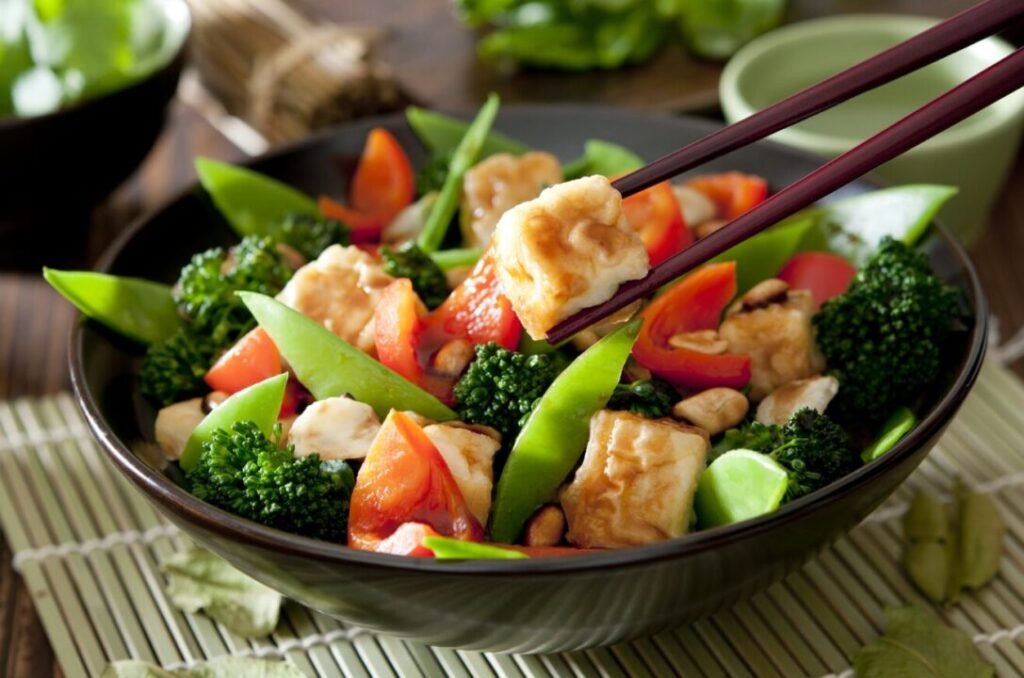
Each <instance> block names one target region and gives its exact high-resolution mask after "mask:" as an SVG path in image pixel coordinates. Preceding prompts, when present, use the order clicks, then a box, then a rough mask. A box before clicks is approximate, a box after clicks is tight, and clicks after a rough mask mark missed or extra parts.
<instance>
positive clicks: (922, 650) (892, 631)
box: [853, 606, 995, 678]
mask: <svg viewBox="0 0 1024 678" xmlns="http://www.w3.org/2000/svg"><path fill="white" fill-rule="evenodd" d="M886 618H887V623H886V630H885V635H883V636H882V637H881V638H879V639H878V640H876V641H875V642H874V643H871V644H870V645H867V646H865V647H864V648H862V649H861V650H859V651H858V652H857V654H856V655H854V657H853V670H854V672H855V673H856V675H857V677H858V678H893V677H894V676H908V677H909V676H914V677H918V676H920V677H922V678H924V677H925V676H934V677H935V678H988V677H990V676H994V675H995V670H994V669H993V668H992V666H991V665H989V664H986V663H985V662H984V661H982V659H981V657H980V656H979V655H978V650H977V648H975V647H974V643H973V642H972V640H971V638H970V636H968V635H967V634H966V633H964V632H963V631H960V630H959V629H954V628H950V627H948V626H946V625H944V624H943V623H942V622H940V621H939V620H938V619H937V618H936V617H935V616H934V615H932V614H931V613H929V612H926V611H924V610H922V609H920V608H918V607H913V606H908V607H896V608H889V609H887V610H886Z"/></svg>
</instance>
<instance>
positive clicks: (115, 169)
mask: <svg viewBox="0 0 1024 678" xmlns="http://www.w3.org/2000/svg"><path fill="white" fill-rule="evenodd" d="M154 6H155V7H157V8H159V12H158V14H157V16H158V17H159V20H161V21H162V22H163V24H164V30H163V41H164V43H163V46H162V47H161V49H160V54H161V55H163V61H162V62H161V63H159V64H158V65H156V66H155V67H154V68H153V70H151V71H149V72H148V73H147V74H145V75H143V76H142V77H141V78H139V79H137V80H134V81H132V82H130V83H129V84H127V85H126V86H124V87H121V88H119V89H115V90H113V91H109V92H106V93H103V94H100V95H98V96H96V97H94V98H86V99H84V100H82V101H80V102H77V103H74V104H72V105H70V106H68V107H66V108H61V109H60V110H57V111H55V112H53V113H47V114H44V115H38V116H31V117H16V116H7V117H0V186H2V189H0V194H2V199H0V237H3V236H7V235H10V234H12V233H14V232H15V231H27V230H31V229H35V228H40V227H41V228H45V229H46V230H47V231H48V233H47V237H50V236H52V229H53V227H57V228H58V229H60V228H61V226H62V224H68V223H78V221H77V220H76V219H75V218H73V217H74V216H77V215H80V214H81V213H83V212H85V211H87V210H88V209H89V208H91V207H92V206H94V205H96V204H97V203H98V202H99V201H100V200H102V199H103V198H105V197H106V196H107V195H108V194H109V193H110V192H111V191H113V189H114V188H115V187H116V186H117V185H118V184H120V183H121V182H122V181H123V180H124V179H125V178H127V177H128V175H130V174H131V173H132V171H134V170H135V168H136V167H138V165H139V164H140V163H141V162H142V160H143V158H145V157H146V154H147V153H148V152H149V150H150V148H152V146H153V143H154V142H155V141H156V138H157V136H158V135H159V134H160V131H161V130H162V129H163V126H164V120H165V116H166V110H167V107H168V104H169V102H170V101H171V99H172V97H173V96H174V93H175V91H176V90H177V86H178V78H179V76H180V74H181V70H182V67H183V65H184V62H185V48H186V44H187V38H188V35H189V32H190V29H191V19H190V15H189V10H188V6H187V5H186V3H185V0H163V1H162V2H159V3H155V5H154Z"/></svg>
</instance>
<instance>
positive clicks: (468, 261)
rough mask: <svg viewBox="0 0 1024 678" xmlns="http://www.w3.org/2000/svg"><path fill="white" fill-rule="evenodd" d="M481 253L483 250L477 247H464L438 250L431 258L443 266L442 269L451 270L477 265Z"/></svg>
mask: <svg viewBox="0 0 1024 678" xmlns="http://www.w3.org/2000/svg"><path fill="white" fill-rule="evenodd" d="M481 254H482V252H481V251H480V250H478V249H476V248H475V247H463V248H460V249H454V250H438V251H437V252H434V253H433V254H431V255H430V258H431V259H433V260H434V263H435V264H437V265H438V266H440V267H441V270H442V271H450V270H452V269H454V268H468V267H470V266H475V265H476V262H477V261H478V260H479V259H480V255H481Z"/></svg>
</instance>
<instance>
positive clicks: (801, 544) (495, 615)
mask: <svg viewBox="0 0 1024 678" xmlns="http://www.w3.org/2000/svg"><path fill="white" fill-rule="evenodd" d="M377 125H381V126H384V127H387V128H389V129H391V130H392V131H393V132H395V133H396V134H397V135H398V138H399V140H400V141H401V142H402V144H403V145H404V146H405V147H406V148H407V149H409V150H410V153H411V156H412V159H413V162H414V163H419V162H422V161H423V160H425V157H424V154H423V152H422V151H421V150H420V146H419V144H418V143H417V142H416V141H415V139H414V137H413V136H412V134H411V132H410V131H409V130H408V129H407V127H406V125H405V123H404V122H403V120H402V119H401V118H400V117H388V118H380V119H376V120H372V121H367V122H363V123H361V124H357V125H353V126H350V127H346V128H344V129H342V130H339V131H337V132H333V133H331V134H328V135H326V136H323V137H320V138H317V139H314V140H311V141H309V142H306V143H303V144H301V145H299V146H295V147H292V148H290V149H285V150H284V151H282V152H280V153H277V154H275V155H272V156H269V157H266V158H262V159H259V160H257V161H255V162H254V163H253V167H255V168H256V169H258V170H260V171H262V172H266V173H268V174H270V175H273V176H276V177H279V178H281V179H283V180H284V181H286V182H288V183H291V184H293V185H295V186H298V187H301V188H303V189H305V190H307V191H308V192H310V193H318V192H326V193H332V194H343V192H344V187H345V177H346V176H347V174H348V173H349V171H350V170H351V167H352V165H353V161H354V159H355V157H357V155H358V153H359V151H360V149H361V147H362V143H363V140H364V137H365V134H366V132H367V131H368V130H369V129H370V128H371V127H372V126H377ZM498 128H500V129H501V130H502V131H504V132H506V133H508V134H510V135H512V136H513V137H516V138H519V139H521V140H523V141H525V142H527V143H529V144H530V145H532V146H534V147H537V148H544V149H548V150H551V151H552V152H554V153H556V154H558V155H559V156H560V157H561V158H563V159H569V158H573V157H575V156H576V155H578V153H579V152H580V149H581V147H582V143H583V141H584V140H586V139H588V138H603V139H608V140H610V141H614V142H618V143H621V144H623V145H625V146H627V147H629V148H632V149H634V150H635V151H637V152H638V153H639V154H640V155H642V156H644V157H646V158H649V159H650V158H654V157H656V156H658V155H660V154H661V153H663V152H665V151H666V150H667V149H671V148H675V147H677V146H680V145H682V144H683V143H685V142H688V141H691V140H693V139H696V138H698V137H700V136H703V135H704V134H707V133H708V132H710V131H711V130H712V129H714V126H713V125H712V124H710V123H708V122H704V121H700V120H694V119H686V118H662V117H652V116H645V115H639V114H634V113H626V112H621V111H614V110H602V109H590V108H588V109H583V108H545V107H533V108H514V107H513V108H509V109H508V110H506V111H505V112H504V113H503V114H502V115H501V117H500V119H499V121H498ZM816 165H817V161H816V160H814V159H812V158H810V157H808V156H805V155H803V154H800V153H797V152H794V151H791V150H788V149H785V148H782V147H779V146H776V145H773V144H770V143H761V144H757V145H754V146H752V147H749V148H746V149H743V150H741V151H738V152H736V153H734V154H732V155H731V156H729V157H727V158H723V159H721V160H718V161H716V162H713V163H710V164H709V165H708V166H707V167H706V168H704V169H705V170H722V169H741V170H745V171H749V172H754V173H757V174H760V175H762V176H765V177H767V178H768V179H769V181H770V182H771V184H772V185H773V186H775V187H779V186H783V185H785V184H788V183H790V182H791V181H793V180H795V179H796V178H798V177H800V176H802V175H803V174H805V173H807V172H808V171H809V170H810V169H812V168H813V167H815V166H816ZM872 187H873V185H872V184H870V183H868V182H855V183H853V184H851V185H850V186H848V187H846V188H845V189H843V191H841V192H840V194H843V195H849V194H855V193H859V192H864V191H866V190H870V189H871V188H872ZM233 240H235V237H234V236H233V234H232V232H231V231H230V230H229V228H228V227H227V226H226V224H225V223H224V221H223V219H221V218H220V216H219V215H218V214H217V213H216V211H215V210H214V209H213V207H212V205H211V204H210V203H209V201H208V200H207V199H206V198H205V196H204V195H203V194H202V192H201V191H199V190H194V191H192V192H189V193H186V194H184V195H182V196H181V197H179V198H178V199H177V200H174V201H173V202H171V203H170V204H168V205H167V206H166V207H164V208H163V209H161V210H159V211H158V212H156V213H155V214H153V215H151V216H149V217H147V218H145V219H144V220H143V221H142V222H141V223H139V224H137V225H136V227H135V228H134V229H132V230H130V231H129V232H128V233H127V234H126V235H125V236H124V237H123V238H122V239H121V240H120V242H118V243H117V244H116V245H115V246H114V247H113V248H112V249H111V250H110V252H109V253H108V254H107V256H106V258H105V259H104V262H103V268H105V269H106V270H109V271H112V272H114V273H118V274H125V275H137V276H143V277H148V278H155V279H159V280H165V281H171V280H173V279H174V278H175V276H176V274H177V272H178V270H179V268H180V267H181V266H182V264H183V263H185V262H186V261H187V259H188V258H189V255H191V254H192V253H194V252H196V251H198V250H200V249H202V248H204V247H208V246H211V245H217V244H223V243H229V242H232V241H233ZM925 247H926V248H927V251H928V252H929V254H930V256H931V257H932V261H933V263H934V265H935V268H936V270H937V271H938V272H939V274H940V275H941V276H943V277H944V278H945V279H947V280H948V281H949V282H950V283H952V284H953V285H956V286H957V287H958V288H959V289H960V290H961V292H962V294H963V302H964V309H965V312H966V313H968V314H969V318H970V319H969V320H968V321H967V323H966V327H965V328H964V330H963V331H961V332H958V333H957V335H956V340H955V341H954V342H953V346H952V347H951V349H950V353H949V356H948V358H947V360H946V364H947V365H948V371H947V372H946V373H945V374H944V375H943V376H942V378H941V380H940V383H939V384H937V387H936V388H934V389H932V393H933V397H932V400H931V401H930V402H928V403H926V404H925V406H924V412H925V416H924V417H923V421H922V423H921V424H920V425H919V426H918V427H917V428H916V429H915V430H914V431H913V432H912V433H911V434H910V435H909V436H908V437H907V438H905V439H904V440H903V441H902V442H901V443H900V444H899V445H898V446H897V447H896V449H894V450H893V451H892V452H890V453H889V454H888V455H886V456H885V457H883V458H882V459H880V460H878V461H876V462H874V463H872V464H870V465H868V466H865V467H863V468H861V469H859V470H857V471H856V472H854V473H852V474H850V475H849V476H847V477H846V478H844V479H842V480H840V481H838V482H837V483H834V484H833V485H831V486H829V487H828V488H825V489H823V490H820V491H818V492H815V493H813V494H811V495H809V496H807V497H804V498H802V499H800V500H798V501H795V502H792V503H790V504H788V505H786V506H785V507H783V508H782V509H781V510H780V511H778V512H777V513H775V514H773V515H770V516H766V517H764V518H761V519H757V520H752V521H748V522H746V523H741V524H738V525H733V526H729V527H726V528H721V529H716V530H711V531H706V532H700V533H697V534H694V535H691V536H688V537H685V538H682V539H677V540H672V541H669V542H664V543H660V544H655V545H651V546H646V547H642V548H634V549H626V550H620V551H613V552H607V553H601V554H595V555H590V556H578V557H573V558H561V559H535V560H529V561H512V562H510V561H477V562H465V563H438V562H434V561H430V560H423V559H413V558H400V557H395V556H386V555H380V554H374V553H365V552H360V551H353V550H350V549H347V548H345V547H342V546H337V545H333V544H328V543H325V542H319V541H313V540H309V539H305V538H302V537H297V536H294V535H290V534H285V533H282V532H279V531H276V530H273V529H270V528H265V527H262V526H260V525H256V524H254V523H250V522H248V521H245V520H241V519H239V518H236V517H234V516H232V515H230V514H228V513H225V512H223V511H220V510H218V509H215V508H212V507H210V506H207V505H205V504H203V503H201V502H199V501H197V500H196V499H194V498H193V497H191V496H190V495H189V494H188V493H187V492H185V491H184V490H182V489H181V488H180V487H178V486H177V485H175V484H174V483H173V482H172V481H171V480H170V479H169V478H168V477H167V476H166V475H164V474H163V473H161V472H159V471H158V470H155V469H153V468H151V467H150V466H148V465H147V464H146V462H145V461H144V460H143V459H142V458H141V457H140V456H137V454H136V453H135V452H133V446H134V445H135V444H136V443H137V441H140V440H143V439H146V438H148V437H149V436H150V435H151V422H152V417H153V414H154V413H153V410H152V408H151V407H150V406H149V405H148V404H147V403H145V402H143V401H142V400H141V399H139V397H138V396H137V395H136V391H135V389H134V384H135V376H134V375H135V374H136V372H137V369H138V366H139V360H140V350H139V349H138V348H137V347H135V346H132V345H130V344H129V343H127V342H125V341H123V340H120V339H118V338H116V337H113V336H111V334H110V333H109V332H106V331H104V330H103V329H102V328H100V327H98V326H97V325H95V324H93V323H90V322H86V323H83V324H82V325H81V326H80V327H78V328H77V329H76V330H75V332H74V336H73V338H72V344H71V355H70V357H71V370H72V376H73V380H74V386H75V391H76V393H77V395H78V398H79V400H80V404H81V407H82V410H83V412H84V413H85V416H86V418H87V420H88V422H89V425H90V427H91V428H92V430H93V432H94V433H95V435H96V436H97V438H98V440H99V441H100V443H101V445H102V446H103V448H104V449H105V450H106V452H107V453H108V454H109V456H110V458H111V459H112V460H113V462H114V463H115V464H116V465H117V467H118V468H119V469H120V470H121V471H122V472H123V473H124V474H125V475H126V476H127V477H128V478H129V479H130V480H131V481H132V482H133V483H134V484H135V485H137V486H138V487H139V489H140V490H141V491H142V492H144V493H145V494H146V495H147V496H148V497H149V498H150V500H151V501H152V502H153V503H154V504H155V505H156V506H157V507H158V508H159V509H160V510H161V511H162V512H163V513H164V514H165V515H166V516H167V517H168V518H170V519H171V520H172V521H173V522H174V523H176V524H177V525H178V526H179V527H181V528H182V529H183V530H185V531H186V532H187V533H188V534H190V535H191V536H193V537H194V538H195V539H196V540H198V541H199V542H200V543H202V544H204V545H205V546H207V547H208V548H210V549H212V550H213V551H215V552H217V553H219V554H220V555H222V556H223V557H225V558H227V559H228V560H229V561H231V562H232V563H234V564H235V565H236V566H237V567H239V568H240V569H242V570H243V571H245V572H247V573H249V574H251V575H252V576H253V577H255V578H257V579H259V580H261V581H263V582H265V583H267V584H269V585H270V586H273V587H275V588H277V589H279V590H280V591H282V592H284V593H285V594H286V595H287V596H289V597H291V598H294V599H295V600H298V601H299V602H302V603H304V604H306V605H309V606H310V607H313V608H315V609H318V610H321V611H323V612H326V613H327V614H331V615H334V616H336V617H338V618H340V619H343V620H345V621H349V622H352V623H354V624H358V625H361V626H364V627H368V628H370V629H375V630H378V631H382V632H386V633H392V634H397V635H401V636H404V637H408V638H414V639H417V640H421V641H424V642H428V643H434V644H441V645H450V646H459V647H464V648H477V649H488V650H509V651H519V652H549V651H556V650H570V649H577V648H583V647H588V646H594V645H599V644H607V643H612V642H616V641H620V640H624V639H627V638H631V637H636V636H640V635H644V634H649V633H653V632H656V631H658V630H661V629H663V628H666V627H669V626H672V625H678V624H683V623H686V622H689V621H692V620H695V619H697V618H699V617H701V616H704V615H707V614H709V613H711V612H713V611H715V610H716V609H718V608H720V607H722V606H723V605H727V604H729V603H731V602H733V601H735V600H737V599H739V598H741V597H743V596H747V595H750V594H752V593H753V592H755V591H757V590H759V589H761V588H764V587H765V586H767V585H768V584H770V583H771V582H773V581H775V580H776V579H778V578H780V577H781V576H782V575H784V574H785V573H786V572H788V571H790V570H792V569H793V568H795V567H797V566H798V565H799V564H801V563H802V562H804V561H805V560H806V559H807V558H809V557H810V556H811V555H812V554H813V553H814V552H815V551H816V550H817V549H819V548H821V547H822V546H823V545H825V544H827V543H829V542H830V541H832V540H834V539H835V538H837V537H839V536H840V535H842V534H843V533H845V532H846V531H847V530H849V529H850V528H851V527H852V526H853V525H855V524H856V523H858V522H859V521H860V520H861V519H862V518H864V517H865V516H866V515H867V514H868V513H870V512H871V511H872V510H873V509H874V508H875V507H877V506H878V504H879V503H880V502H881V501H882V500H883V499H885V497H887V496H888V495H889V494H890V493H891V492H892V491H893V489H895V488H896V486H897V485H899V484H900V482H902V481H903V479H904V478H905V477H906V476H907V475H908V474H909V473H910V472H911V471H912V470H913V469H914V468H915V467H916V466H917V464H918V463H920V461H921V460H922V459H923V458H924V456H925V455H926V454H927V452H928V450H929V449H930V448H931V447H932V446H933V445H934V443H935V441H936V440H937V439H938V437H939V435H940V434H941V433H942V431H943V429H944V428H945V426H946V424H947V423H948V422H949V420H950V419H951V418H952V416H953V414H954V413H955V412H956V410H957V408H958V407H959V405H960V403H961V402H962V400H963V398H964V397H965V396H966V394H967V392H968V391H969V389H970V387H971V384H972V383H973V381H974V379H975V377H976V376H977V373H978V370H979V368H980V366H981V359H982V355H983V353H984V340H985V333H986V326H985V323H984V322H980V321H979V320H978V319H979V318H984V317H986V312H985V301H984V299H983V297H982V294H981V290H980V287H979V284H978V281H977V278H976V276H975V274H974V271H973V269H972V268H971V265H970V263H969V261H968V260H967V257H966V255H965V253H964V251H963V250H962V249H961V247H960V246H959V245H958V244H956V243H955V241H954V240H953V239H952V237H951V236H950V235H949V233H948V232H947V231H945V230H944V229H943V228H941V227H938V228H936V229H934V230H933V232H932V234H931V235H930V237H929V240H928V242H927V243H926V244H925Z"/></svg>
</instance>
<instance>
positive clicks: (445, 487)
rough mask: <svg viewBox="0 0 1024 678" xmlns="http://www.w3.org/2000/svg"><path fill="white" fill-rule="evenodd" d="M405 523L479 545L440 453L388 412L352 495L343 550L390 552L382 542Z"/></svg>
mask: <svg viewBox="0 0 1024 678" xmlns="http://www.w3.org/2000/svg"><path fill="white" fill-rule="evenodd" d="M406 523H422V524H424V525H427V526H429V527H430V528H431V529H433V530H434V531H436V532H437V533H438V534H440V535H444V536H446V537H455V538H457V539H463V540H466V541H483V539H484V530H483V527H481V525H480V523H479V521H477V519H476V518H475V517H474V516H473V514H472V512H470V510H469V507H468V506H467V505H466V500H465V498H464V497H463V496H462V492H461V491H460V490H459V486H458V484H457V483H456V482H455V478H454V477H453V476H452V473H451V471H450V470H449V469H448V465H447V464H446V463H445V461H444V458H443V457H442V456H441V453H440V452H438V451H437V448H436V447H434V444H433V443H432V442H431V441H430V438H429V437H427V434H426V433H424V432H423V429H422V428H420V427H419V425H418V424H417V423H416V422H415V421H413V420H412V418H410V417H409V415H407V414H405V413H403V412H400V411H397V410H392V411H391V413H390V414H388V416H387V418H386V419H385V420H384V424H383V425H382V426H381V430H380V432H379V433H378V434H377V437H376V439H375V440H374V441H373V445H372V446H371V447H370V451H369V452H368V453H367V455H366V459H365V460H364V461H363V465H362V466H361V467H360V469H359V476H358V477H357V478H356V484H355V487H354V488H353V490H352V497H351V500H350V503H349V518H348V545H349V546H350V547H352V548H354V549H362V550H364V551H377V550H380V549H381V548H394V544H395V542H394V541H393V542H390V543H388V542H387V541H386V540H387V539H388V538H389V537H391V536H393V535H395V533H396V532H397V531H398V530H399V529H400V528H401V527H402V526H403V525H405V524H406ZM406 529H408V528H406ZM422 536H423V535H421V537H422ZM397 540H398V538H396V541H397ZM416 543H417V544H421V543H422V538H421V539H419V541H418V542H416Z"/></svg>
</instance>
